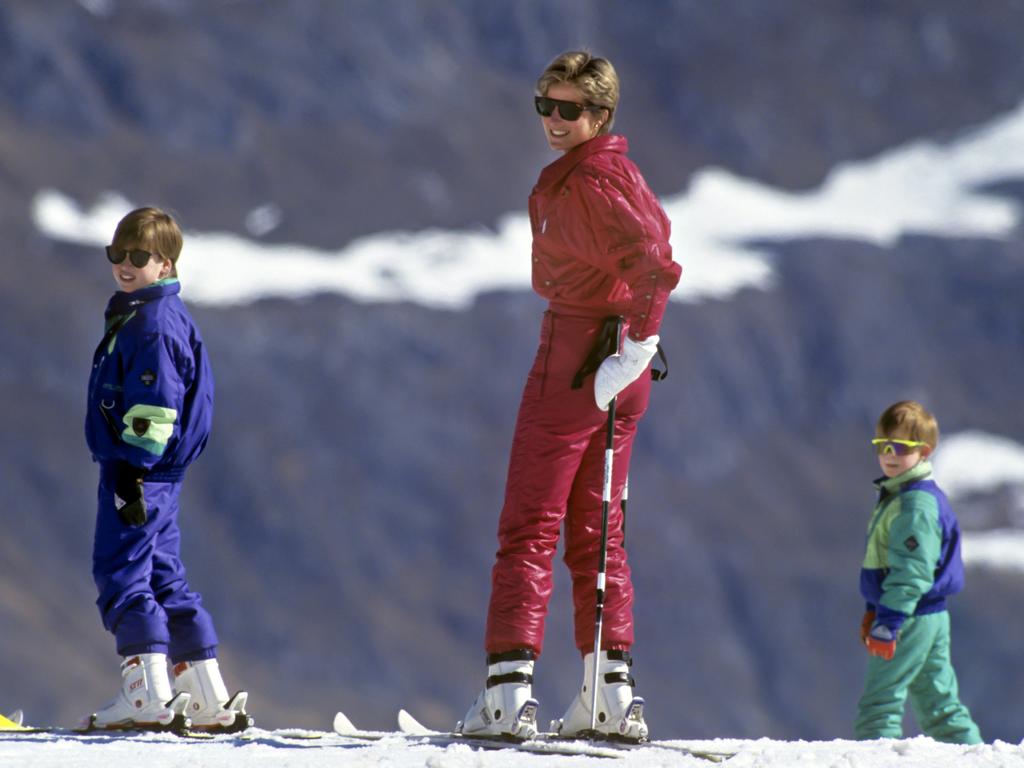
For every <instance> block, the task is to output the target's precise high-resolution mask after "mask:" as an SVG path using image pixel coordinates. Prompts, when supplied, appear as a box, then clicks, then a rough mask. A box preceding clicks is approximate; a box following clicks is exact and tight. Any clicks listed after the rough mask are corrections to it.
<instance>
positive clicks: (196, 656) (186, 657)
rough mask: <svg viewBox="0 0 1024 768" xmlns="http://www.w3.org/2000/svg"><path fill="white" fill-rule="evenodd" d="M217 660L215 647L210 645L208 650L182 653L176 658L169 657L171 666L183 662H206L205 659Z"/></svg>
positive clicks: (201, 649)
mask: <svg viewBox="0 0 1024 768" xmlns="http://www.w3.org/2000/svg"><path fill="white" fill-rule="evenodd" d="M216 658H217V646H216V645H211V646H210V647H209V648H200V649H199V650H198V651H189V652H187V653H182V654H179V655H177V656H172V657H171V663H172V664H180V663H181V662H183V661H206V660H207V659H216Z"/></svg>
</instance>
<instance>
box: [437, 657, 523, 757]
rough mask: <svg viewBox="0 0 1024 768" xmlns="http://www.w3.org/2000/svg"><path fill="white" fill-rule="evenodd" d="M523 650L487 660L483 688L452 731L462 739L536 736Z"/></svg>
mask: <svg viewBox="0 0 1024 768" xmlns="http://www.w3.org/2000/svg"><path fill="white" fill-rule="evenodd" d="M534 658H536V654H535V653H534V652H533V651H532V650H529V649H527V648H524V649H521V650H516V651H509V652H507V653H492V654H490V655H489V656H488V657H487V685H486V686H485V687H484V690H483V691H482V692H481V693H480V695H479V696H477V697H476V701H474V702H473V706H471V707H470V708H469V711H468V712H467V713H466V716H465V718H463V719H462V720H460V721H459V722H458V724H457V725H456V726H455V731H456V732H457V733H461V734H463V735H465V736H484V737H495V738H512V739H519V740H524V741H525V740H526V739H532V738H533V737H534V736H536V735H537V700H536V699H535V698H533V660H534Z"/></svg>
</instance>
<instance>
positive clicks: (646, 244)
mask: <svg viewBox="0 0 1024 768" xmlns="http://www.w3.org/2000/svg"><path fill="white" fill-rule="evenodd" d="M628 149H629V145H628V144H627V142H626V139H625V137H623V136H617V135H614V134H608V135H604V136H596V137H594V138H593V139H590V140H589V141H585V142H583V143H582V144H580V145H579V146H578V147H575V148H574V149H572V150H570V151H569V152H567V153H566V154H565V155H563V156H562V157H561V158H559V159H558V160H556V161H555V162H553V163H551V165H549V166H547V167H546V168H545V169H544V170H543V171H541V174H540V178H539V179H538V180H537V185H536V186H535V187H534V188H533V192H532V193H531V194H530V223H531V225H532V227H533V289H534V290H535V291H536V292H537V293H538V294H540V295H541V296H542V297H543V298H545V299H547V300H548V301H549V302H550V304H551V306H552V309H554V310H556V311H558V310H561V311H566V312H576V313H579V312H581V311H582V312H583V313H585V314H593V315H595V316H604V315H615V314H618V315H622V316H623V317H624V318H625V320H626V324H627V326H628V329H629V330H628V333H629V335H630V336H631V337H632V338H634V339H637V340H640V339H646V338H647V337H648V336H650V335H651V334H654V333H657V332H658V327H659V326H660V325H661V318H662V315H663V314H664V312H665V304H666V303H667V302H668V295H669V293H671V291H672V289H673V288H675V286H676V284H677V283H678V282H679V275H680V273H681V272H682V268H681V267H680V266H679V265H678V264H676V263H675V262H674V261H672V247H671V246H670V245H669V242H668V240H669V230H670V224H669V220H668V217H667V216H666V215H665V212H664V211H663V210H662V208H661V205H660V204H659V203H658V199H657V198H656V197H655V196H654V193H653V192H651V190H650V189H649V188H648V186H647V183H646V182H645V181H644V179H643V176H641V175H640V171H639V170H638V169H637V167H636V166H635V165H634V164H633V162H632V161H631V160H630V159H629V158H627V157H626V151H627V150H628Z"/></svg>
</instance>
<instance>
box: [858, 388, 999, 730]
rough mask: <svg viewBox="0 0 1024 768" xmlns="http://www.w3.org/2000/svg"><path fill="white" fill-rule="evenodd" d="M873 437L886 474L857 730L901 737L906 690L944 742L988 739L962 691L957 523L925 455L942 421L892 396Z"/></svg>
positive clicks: (873, 525) (870, 552) (870, 559)
mask: <svg viewBox="0 0 1024 768" xmlns="http://www.w3.org/2000/svg"><path fill="white" fill-rule="evenodd" d="M875 432H876V438H875V439H874V440H872V441H871V442H872V443H873V444H874V445H875V448H876V450H877V452H878V461H879V464H880V465H881V468H882V471H883V473H884V477H881V478H879V479H878V480H876V481H875V485H876V487H877V488H878V503H877V504H876V506H875V510H874V513H873V514H872V515H871V522H870V524H869V526H868V537H867V551H866V553H865V556H864V565H863V567H862V568H861V574H860V591H861V594H862V595H863V596H864V599H865V600H866V601H867V611H866V612H865V614H864V619H863V621H862V623H861V640H862V641H863V642H864V644H865V646H866V647H867V649H868V654H869V656H868V668H867V674H866V677H865V681H864V693H863V695H862V696H861V699H860V702H859V704H858V707H857V709H858V711H857V719H856V722H855V724H854V733H855V734H856V736H857V738H858V739H876V738H900V737H901V736H902V735H903V728H902V722H903V708H904V702H905V701H906V698H907V695H908V693H909V696H910V704H911V707H912V708H913V711H914V715H915V717H916V718H917V722H918V725H919V726H920V727H921V730H922V731H923V732H924V733H925V735H927V736H930V737H932V738H933V739H935V740H937V741H945V742H953V743H959V744H977V743H980V742H981V734H980V733H979V731H978V726H977V725H975V723H974V721H973V720H972V719H971V715H970V712H968V710H967V707H965V706H964V705H963V704H962V703H961V702H960V698H959V692H958V686H957V680H956V673H955V672H954V671H953V664H952V661H951V658H950V639H949V634H950V633H949V612H948V611H947V610H946V598H948V597H949V596H950V595H953V594H955V593H957V592H959V591H960V590H961V589H963V583H964V567H963V561H962V560H961V557H960V526H959V523H958V522H957V519H956V516H955V515H954V514H953V510H952V507H951V506H950V504H949V500H948V499H947V498H946V495H945V494H944V493H943V492H942V490H941V489H940V488H939V486H938V485H937V484H936V483H935V481H934V480H933V479H932V468H931V464H930V463H929V462H928V460H927V459H928V457H929V456H930V455H931V453H932V451H933V450H934V448H935V445H936V443H937V442H938V435H939V433H938V425H937V423H936V421H935V418H934V416H932V415H931V414H930V413H929V412H928V411H926V410H925V409H924V408H923V407H922V406H921V405H920V404H918V403H915V402H913V401H902V402H899V403H895V404H894V405H892V406H890V407H889V408H888V409H886V411H885V413H883V414H882V416H881V418H880V419H879V421H878V426H877V428H876V431H875Z"/></svg>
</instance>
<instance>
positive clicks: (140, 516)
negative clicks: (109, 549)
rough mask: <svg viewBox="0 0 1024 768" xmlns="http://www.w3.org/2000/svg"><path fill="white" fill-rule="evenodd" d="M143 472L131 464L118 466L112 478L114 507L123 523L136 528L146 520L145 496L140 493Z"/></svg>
mask: <svg viewBox="0 0 1024 768" xmlns="http://www.w3.org/2000/svg"><path fill="white" fill-rule="evenodd" d="M142 476H143V472H142V470H141V469H139V468H138V467H133V466H132V465H131V464H123V465H122V466H121V467H119V468H118V471H117V477H116V478H115V480H114V509H116V510H117V514H118V515H120V517H121V519H122V520H123V521H124V523H125V525H130V526H132V527H133V528H138V527H139V526H140V525H143V524H145V522H146V497H145V496H144V495H143V493H142Z"/></svg>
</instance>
